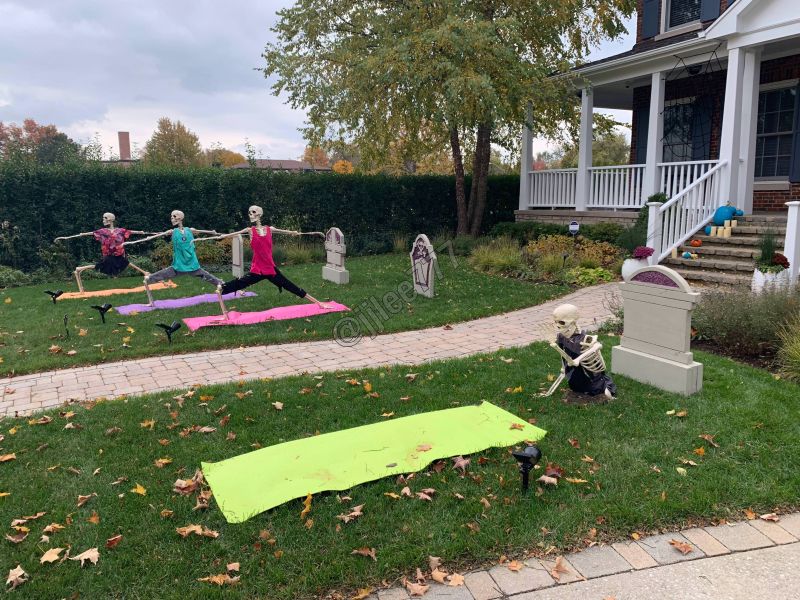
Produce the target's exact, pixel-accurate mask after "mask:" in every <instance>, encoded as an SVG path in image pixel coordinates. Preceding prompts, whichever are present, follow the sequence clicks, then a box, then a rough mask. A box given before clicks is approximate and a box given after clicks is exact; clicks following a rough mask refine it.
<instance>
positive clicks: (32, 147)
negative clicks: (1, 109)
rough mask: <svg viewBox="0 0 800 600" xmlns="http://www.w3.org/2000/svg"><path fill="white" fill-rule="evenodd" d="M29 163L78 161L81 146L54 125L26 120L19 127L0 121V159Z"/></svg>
mask: <svg viewBox="0 0 800 600" xmlns="http://www.w3.org/2000/svg"><path fill="white" fill-rule="evenodd" d="M12 159H17V160H30V161H35V162H38V163H39V164H48V165H52V164H63V163H65V162H70V161H74V160H80V159H81V147H80V145H78V144H77V143H75V142H74V141H73V140H71V139H70V138H69V137H67V135H66V134H64V133H61V132H60V131H58V129H57V128H56V126H55V125H39V124H38V123H37V122H36V121H34V120H33V119H25V120H24V121H23V122H22V126H19V125H17V124H16V123H8V124H4V123H2V122H0V160H12Z"/></svg>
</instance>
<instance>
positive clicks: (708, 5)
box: [517, 0, 800, 260]
mask: <svg viewBox="0 0 800 600" xmlns="http://www.w3.org/2000/svg"><path fill="white" fill-rule="evenodd" d="M570 76H572V77H574V80H575V82H576V85H577V86H579V87H582V88H583V89H582V93H581V98H582V100H581V103H582V108H581V138H580V151H579V167H578V168H577V169H559V170H554V171H533V170H531V171H528V172H525V171H523V173H522V174H521V182H520V183H521V185H520V204H519V207H520V210H519V211H518V213H517V219H518V220H526V219H535V218H536V215H537V214H539V215H541V214H542V213H541V211H540V209H568V211H569V214H565V215H564V217H565V218H567V219H568V220H569V217H570V216H572V218H577V220H587V219H591V220H595V221H596V220H608V219H613V218H614V217H615V216H616V217H617V218H620V217H621V216H622V215H624V214H625V213H621V212H620V211H621V210H624V209H638V208H639V207H641V206H642V205H643V204H644V203H645V202H646V201H647V198H648V197H649V196H651V195H652V194H655V193H657V192H664V193H665V194H666V195H667V197H668V199H669V201H668V202H667V203H666V204H664V205H662V207H661V209H660V210H659V212H658V219H653V218H651V231H650V233H649V236H650V239H651V240H652V242H653V243H652V244H651V245H655V246H657V247H656V255H657V257H659V260H661V259H663V258H664V257H666V256H668V255H669V254H670V253H671V251H672V249H673V248H675V247H678V246H680V245H681V244H682V243H683V242H685V241H686V240H687V239H688V238H689V237H691V236H692V235H694V234H695V233H696V232H698V231H699V230H700V229H701V227H703V226H704V225H705V224H706V223H707V222H708V220H709V219H710V216H711V215H712V214H713V212H714V210H715V209H716V208H717V207H718V206H719V205H722V204H725V203H727V202H730V203H732V204H734V205H736V206H738V207H740V208H742V209H743V210H744V211H745V213H746V214H751V213H753V212H759V213H760V212H764V211H773V212H776V213H783V215H784V216H785V214H786V210H787V208H786V205H785V203H786V202H789V201H797V200H800V85H799V84H800V1H798V0H735V1H734V0H638V19H637V35H636V44H635V46H634V47H633V48H632V49H631V50H630V51H628V52H624V53H622V54H618V55H616V56H612V57H609V58H606V59H603V60H600V61H597V62H593V63H589V64H586V65H583V66H581V67H579V68H577V69H575V70H574V72H573V73H572V74H571V75H570ZM595 107H597V108H609V109H626V110H630V111H632V143H631V158H630V164H629V165H621V166H618V167H597V168H593V167H592V145H591V135H592V113H593V110H594V108H595ZM533 108H534V110H535V108H536V107H533ZM522 164H523V165H530V164H531V134H530V131H526V132H525V133H524V134H523V145H522ZM597 210H602V211H603V212H602V213H597V212H594V213H592V212H587V211H597ZM611 211H616V215H614V214H612V213H611ZM557 212H559V213H560V212H561V211H557ZM550 214H551V215H553V213H550ZM623 218H624V217H623ZM784 220H785V219H784ZM653 221H657V222H656V223H654V222H653ZM787 241H788V240H787Z"/></svg>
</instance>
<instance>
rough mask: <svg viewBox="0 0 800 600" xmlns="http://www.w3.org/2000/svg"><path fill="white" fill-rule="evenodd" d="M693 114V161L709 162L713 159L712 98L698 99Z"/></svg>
mask: <svg viewBox="0 0 800 600" xmlns="http://www.w3.org/2000/svg"><path fill="white" fill-rule="evenodd" d="M692 113H693V114H692V160H709V159H711V98H708V97H701V98H698V99H697V101H695V103H694V106H693V108H692Z"/></svg>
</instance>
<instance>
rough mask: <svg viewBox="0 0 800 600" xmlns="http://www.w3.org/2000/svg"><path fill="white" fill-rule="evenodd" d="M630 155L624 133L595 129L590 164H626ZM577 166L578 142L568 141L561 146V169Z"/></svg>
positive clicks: (629, 148) (606, 165)
mask: <svg viewBox="0 0 800 600" xmlns="http://www.w3.org/2000/svg"><path fill="white" fill-rule="evenodd" d="M630 157H631V144H630V142H628V138H627V137H626V136H625V134H624V133H622V132H619V131H603V132H597V131H595V136H594V140H593V141H592V166H595V167H608V166H613V165H626V164H628V162H629V161H630ZM577 166H578V143H577V142H570V143H568V144H565V145H564V146H562V148H561V164H560V165H559V167H560V168H562V169H574V168H576V167H577Z"/></svg>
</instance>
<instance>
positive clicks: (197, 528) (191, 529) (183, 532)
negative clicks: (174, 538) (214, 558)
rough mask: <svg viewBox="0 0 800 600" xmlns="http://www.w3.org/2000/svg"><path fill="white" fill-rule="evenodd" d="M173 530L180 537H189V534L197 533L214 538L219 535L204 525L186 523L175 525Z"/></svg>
mask: <svg viewBox="0 0 800 600" xmlns="http://www.w3.org/2000/svg"><path fill="white" fill-rule="evenodd" d="M175 531H176V532H177V533H178V535H180V536H181V537H182V538H186V537H189V536H190V535H191V534H194V535H198V536H200V537H207V538H213V539H216V538H218V537H219V532H218V531H214V530H213V529H209V528H208V527H206V526H205V525H186V526H185V527H176V528H175Z"/></svg>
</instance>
